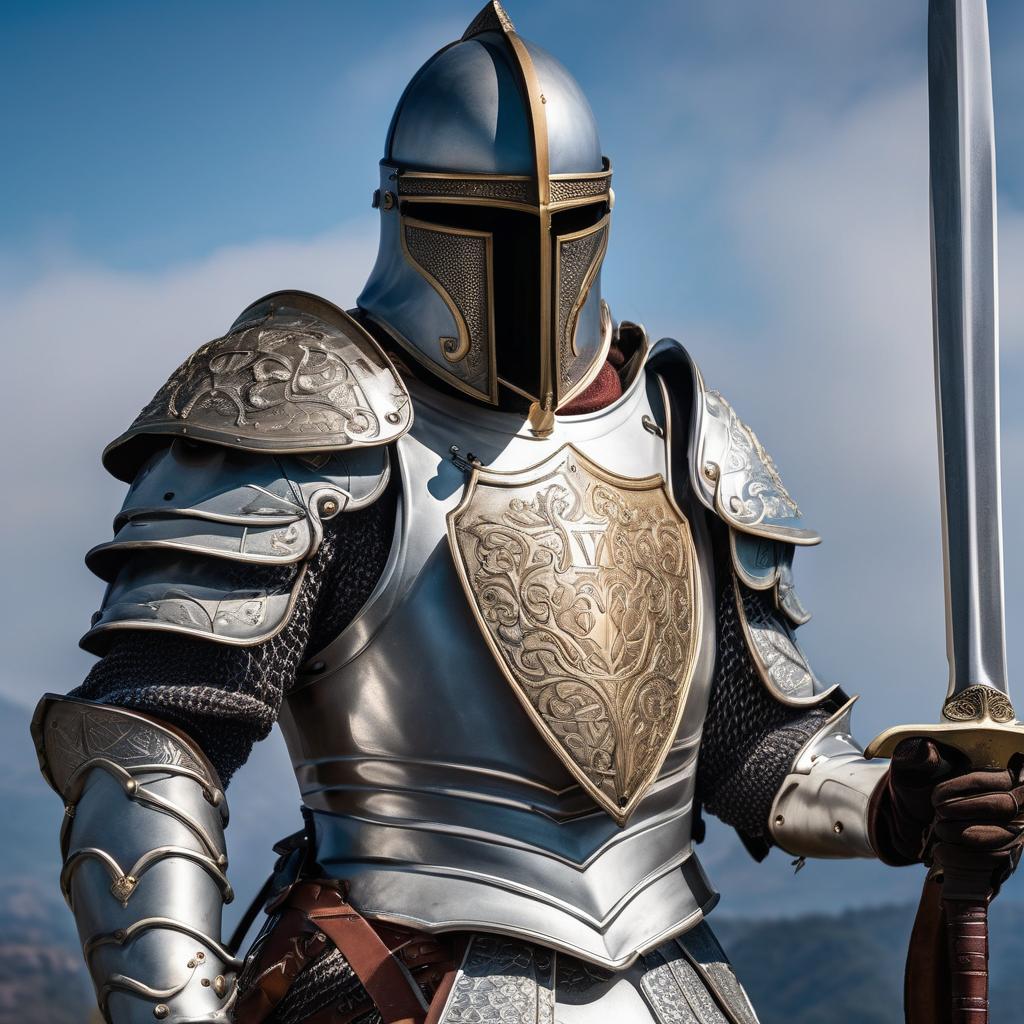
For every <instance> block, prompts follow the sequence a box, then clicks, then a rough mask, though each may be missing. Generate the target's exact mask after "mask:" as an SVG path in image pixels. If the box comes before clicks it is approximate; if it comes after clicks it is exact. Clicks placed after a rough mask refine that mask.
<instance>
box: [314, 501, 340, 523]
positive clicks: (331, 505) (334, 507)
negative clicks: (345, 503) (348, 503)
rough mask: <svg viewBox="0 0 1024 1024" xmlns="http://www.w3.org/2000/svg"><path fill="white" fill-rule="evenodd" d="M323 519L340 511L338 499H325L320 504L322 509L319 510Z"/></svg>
mask: <svg viewBox="0 0 1024 1024" xmlns="http://www.w3.org/2000/svg"><path fill="white" fill-rule="evenodd" d="M317 511H318V512H319V513H320V516H321V517H322V518H327V517H328V516H333V515H334V514H335V513H336V512H337V511H338V501H337V499H336V498H324V499H323V500H322V501H321V502H320V507H319V508H318V509H317Z"/></svg>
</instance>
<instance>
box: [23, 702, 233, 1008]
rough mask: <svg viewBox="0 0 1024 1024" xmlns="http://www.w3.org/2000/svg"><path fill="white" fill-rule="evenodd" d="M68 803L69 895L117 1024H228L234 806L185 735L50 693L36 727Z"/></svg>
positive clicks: (65, 875)
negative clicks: (229, 827)
mask: <svg viewBox="0 0 1024 1024" xmlns="http://www.w3.org/2000/svg"><path fill="white" fill-rule="evenodd" d="M32 732H33V737H34V739H35V742H36V748H37V751H38V753H39V762H40V766H41V768H42V771H43V774H44V776H45V777H46V780H47V782H49V784H50V785H51V786H52V787H53V789H54V790H56V792H57V793H58V794H59V795H60V796H61V798H62V799H63V801H64V808H65V813H64V823H63V826H62V828H61V854H62V857H63V860H64V867H63V870H62V871H61V879H60V881H61V888H62V890H63V893H64V897H65V899H66V900H67V902H68V905H69V906H70V907H71V909H72V911H73V913H74V915H75V919H76V922H77V925H78V934H79V937H80V939H81V941H82V952H83V954H84V956H85V960H86V964H87V966H88V968H89V972H90V974H91V976H92V980H93V984H94V985H95V988H96V997H97V1000H98V1002H99V1006H100V1010H101V1011H102V1013H103V1014H104V1017H105V1019H106V1020H107V1021H110V1022H112V1024H144V1022H145V1024H152V1022H153V1021H154V1020H157V1021H167V1022H169V1024H189V1022H206V1021H211V1022H212V1021H227V1020H228V1019H229V1012H230V1008H231V1004H232V1003H233V1002H234V987H235V984H234V982H235V975H236V972H237V970H238V968H239V967H240V964H239V963H238V961H236V960H235V959H234V958H233V957H232V956H231V954H230V953H229V952H228V951H227V950H226V949H225V948H224V946H223V945H221V942H220V919H221V909H222V907H223V904H224V903H225V902H227V901H229V900H230V899H231V895H232V894H231V887H230V886H229V885H228V881H227V877H226V876H225V871H226V869H227V856H226V854H225V852H224V826H225V825H226V824H227V806H226V804H225V802H224V793H223V791H222V789H221V786H220V782H219V780H218V778H217V775H216V772H215V771H214V769H213V767H212V766H211V765H210V763H209V762H208V761H207V760H206V758H205V756H204V755H203V754H202V752H201V751H200V750H199V749H198V748H197V747H196V746H195V745H194V744H192V743H191V741H189V740H188V739H187V738H186V737H185V736H184V735H183V734H181V733H179V732H177V731H176V730H173V729H171V728H169V727H167V726H165V725H162V724H160V723H158V722H157V721H155V720H154V719H151V718H148V717H146V716H145V715H141V714H138V713H136V712H133V711H126V710H124V709H121V708H116V707H108V706H105V705H100V704H92V703H90V702H88V701H80V700H73V699H70V698H64V697H54V696H47V697H44V698H43V700H42V701H41V702H40V704H39V707H38V708H37V710H36V714H35V718H34V719H33V723H32Z"/></svg>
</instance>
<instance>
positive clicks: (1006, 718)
mask: <svg viewBox="0 0 1024 1024" xmlns="http://www.w3.org/2000/svg"><path fill="white" fill-rule="evenodd" d="M942 718H943V721H942V722H940V723H937V724H934V725H897V726H895V727H893V728H891V729H886V730H885V732H883V733H881V734H880V735H878V736H876V737H875V738H874V739H873V740H872V741H871V742H870V743H869V744H868V745H867V749H866V750H865V751H864V756H865V757H892V754H893V751H894V750H895V749H896V747H897V746H899V744H900V743H901V742H902V741H903V740H908V739H916V738H925V739H929V740H933V741H934V742H936V743H940V744H944V745H945V746H947V747H952V748H953V749H954V750H957V751H959V752H960V753H961V754H962V755H963V756H964V757H965V758H966V759H967V761H968V762H969V764H970V768H971V770H972V771H984V770H998V769H1002V768H1006V767H1007V766H1008V765H1009V763H1010V759H1011V758H1012V757H1013V756H1014V755H1015V754H1019V753H1021V752H1024V724H1022V723H1021V722H1018V721H1017V720H1016V718H1015V717H1014V712H1013V706H1012V705H1011V703H1010V700H1009V698H1008V697H1007V696H1006V694H1005V693H1003V692H1002V691H1001V690H997V689H995V688H994V687H991V686H983V685H976V686H969V687H967V689H965V690H961V691H959V692H958V693H954V694H953V695H952V696H950V697H949V698H947V700H946V703H945V704H944V705H943V708H942ZM943 876H944V877H943V889H944V890H945V891H952V892H955V893H956V894H957V896H956V898H948V897H946V896H945V895H943V898H942V905H943V908H944V909H945V913H946V932H947V943H948V949H949V963H950V977H949V981H950V991H951V996H952V1005H951V1009H952V1017H951V1022H952V1024H988V905H989V901H990V900H991V898H992V892H991V888H990V880H989V879H988V878H986V879H981V877H980V876H978V875H976V874H971V873H970V872H965V871H958V870H957V869H956V868H945V867H943ZM965 896H966V897H967V898H964V897H965Z"/></svg>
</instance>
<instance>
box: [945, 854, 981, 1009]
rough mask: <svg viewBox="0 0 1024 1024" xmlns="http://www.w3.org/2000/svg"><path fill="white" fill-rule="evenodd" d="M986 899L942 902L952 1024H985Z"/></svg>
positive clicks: (947, 900) (946, 900)
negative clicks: (947, 950) (947, 944)
mask: <svg viewBox="0 0 1024 1024" xmlns="http://www.w3.org/2000/svg"><path fill="white" fill-rule="evenodd" d="M948 874H949V872H947V875H948ZM989 898H990V897H989V895H987V894H986V895H985V896H982V897H981V898H979V899H977V900H950V899H946V898H945V897H944V898H943V900H942V905H943V907H944V908H945V911H946V938H947V941H948V943H949V965H950V976H949V980H950V989H951V997H952V1003H951V1009H952V1017H951V1020H952V1024H988V901H989Z"/></svg>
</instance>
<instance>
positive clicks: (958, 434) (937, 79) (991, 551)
mask: <svg viewBox="0 0 1024 1024" xmlns="http://www.w3.org/2000/svg"><path fill="white" fill-rule="evenodd" d="M928 68H929V70H928V95H929V113H930V149H931V162H930V169H931V210H932V290H933V310H934V337H935V387H936V400H937V411H938V423H939V452H940V465H941V469H942V473H941V478H942V492H943V548H944V552H945V563H946V628H947V647H948V654H949V665H950V681H949V694H948V695H949V696H954V695H955V694H957V693H958V692H959V691H961V690H965V689H966V688H967V687H969V686H974V685H985V686H992V687H995V688H997V689H999V690H1002V691H1003V692H1004V693H1005V692H1006V685H1007V684H1006V653H1005V642H1004V638H1003V562H1002V513H1001V494H1000V467H999V324H998V315H999V314H998V286H997V272H996V260H997V252H996V184H995V129H994V124H993V112H992V77H991V68H990V61H989V45H988V17H987V12H986V5H985V0H931V3H930V4H929V18H928Z"/></svg>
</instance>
